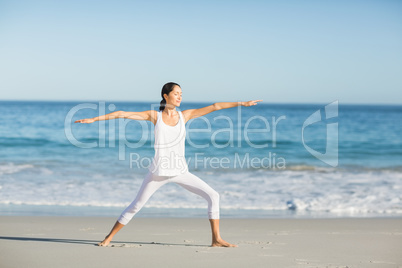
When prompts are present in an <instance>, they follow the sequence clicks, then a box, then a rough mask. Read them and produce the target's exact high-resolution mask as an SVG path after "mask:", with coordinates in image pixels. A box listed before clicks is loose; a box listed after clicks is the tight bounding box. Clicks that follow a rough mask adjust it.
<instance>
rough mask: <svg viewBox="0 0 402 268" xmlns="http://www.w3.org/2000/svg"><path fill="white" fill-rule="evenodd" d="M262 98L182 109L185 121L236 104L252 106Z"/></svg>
mask: <svg viewBox="0 0 402 268" xmlns="http://www.w3.org/2000/svg"><path fill="white" fill-rule="evenodd" d="M260 101H262V100H253V101H238V102H217V103H214V104H212V105H209V106H206V107H203V108H199V109H189V110H185V111H183V115H184V117H185V118H186V122H187V121H188V120H190V119H193V118H197V117H200V116H203V115H206V114H209V113H211V112H214V111H218V110H222V109H228V108H233V107H237V106H246V107H248V106H253V105H257V103H258V102H260Z"/></svg>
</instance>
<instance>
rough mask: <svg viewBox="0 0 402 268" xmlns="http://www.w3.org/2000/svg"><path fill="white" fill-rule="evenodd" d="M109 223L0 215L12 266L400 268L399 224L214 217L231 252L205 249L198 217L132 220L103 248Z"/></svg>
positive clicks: (0, 248) (206, 231)
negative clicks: (219, 224)
mask: <svg viewBox="0 0 402 268" xmlns="http://www.w3.org/2000/svg"><path fill="white" fill-rule="evenodd" d="M114 222H115V218H112V217H63V216H61V217H47V216H40V217H35V216H29V217H27V216H0V230H1V231H0V263H1V267H2V268H11V267H32V268H34V267H41V268H43V267H45V268H46V267H75V268H78V267H135V266H138V267H221V266H224V267H402V256H401V254H400V251H401V249H402V239H401V238H402V219H401V218H378V217H377V218H336V219H221V235H222V237H223V238H224V239H225V240H227V241H229V242H231V243H235V244H237V245H238V248H212V247H210V246H209V245H210V242H211V241H210V239H211V234H210V227H209V222H208V220H206V219H201V218H193V219H190V218H136V219H134V220H133V221H132V222H130V223H129V224H128V225H127V226H125V227H124V228H123V229H122V231H121V232H120V233H118V234H117V235H116V236H115V239H114V241H113V242H112V243H111V244H110V245H109V246H108V247H98V246H95V244H96V243H97V242H98V241H100V240H102V238H103V237H104V236H105V235H106V234H107V233H108V231H109V228H111V227H112V225H113V224H114Z"/></svg>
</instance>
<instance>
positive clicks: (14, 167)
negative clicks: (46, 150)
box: [0, 163, 34, 176]
mask: <svg viewBox="0 0 402 268" xmlns="http://www.w3.org/2000/svg"><path fill="white" fill-rule="evenodd" d="M33 167H34V166H33V165H31V164H14V163H2V164H0V176H1V175H4V174H13V173H18V172H20V171H22V170H24V169H27V168H33Z"/></svg>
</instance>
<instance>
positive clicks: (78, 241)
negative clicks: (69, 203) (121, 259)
mask: <svg viewBox="0 0 402 268" xmlns="http://www.w3.org/2000/svg"><path fill="white" fill-rule="evenodd" d="M0 240H13V241H31V242H53V243H69V244H87V245H94V246H98V243H99V242H100V241H95V240H81V239H63V238H36V237H14V236H0ZM115 244H132V245H159V246H184V247H209V245H195V244H180V243H178V244H175V243H158V242H122V241H113V244H111V245H115ZM109 247H110V246H109Z"/></svg>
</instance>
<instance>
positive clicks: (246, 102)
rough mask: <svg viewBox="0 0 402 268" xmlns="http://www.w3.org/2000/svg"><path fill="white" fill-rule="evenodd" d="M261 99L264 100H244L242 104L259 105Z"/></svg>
mask: <svg viewBox="0 0 402 268" xmlns="http://www.w3.org/2000/svg"><path fill="white" fill-rule="evenodd" d="M260 101H262V100H252V101H243V102H242V103H241V105H242V106H246V107H248V106H254V105H257V103H258V102H260Z"/></svg>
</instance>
